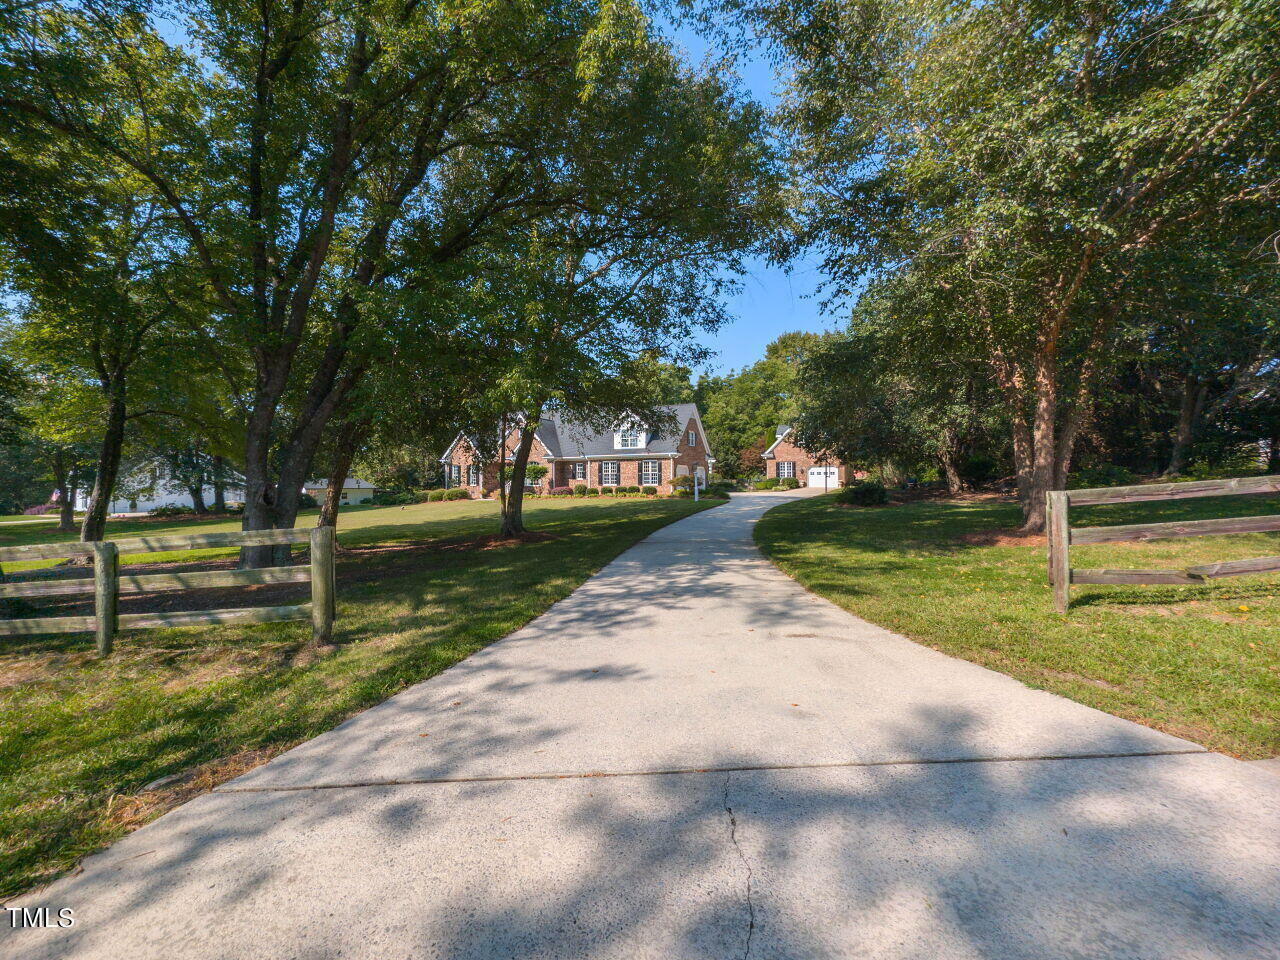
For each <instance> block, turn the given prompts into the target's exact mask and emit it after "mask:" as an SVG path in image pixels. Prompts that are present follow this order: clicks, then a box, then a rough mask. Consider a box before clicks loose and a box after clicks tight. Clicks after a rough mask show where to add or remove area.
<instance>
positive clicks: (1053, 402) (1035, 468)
mask: <svg viewBox="0 0 1280 960" xmlns="http://www.w3.org/2000/svg"><path fill="white" fill-rule="evenodd" d="M1056 360H1057V351H1056V349H1054V345H1053V344H1051V343H1050V344H1042V345H1041V346H1040V348H1039V349H1038V350H1037V351H1036V369H1035V416H1034V418H1033V420H1032V425H1031V477H1030V482H1029V483H1028V484H1027V491H1026V492H1027V496H1026V499H1025V500H1024V501H1023V504H1022V516H1023V525H1022V530H1023V532H1024V533H1041V532H1043V530H1044V521H1045V494H1046V493H1048V492H1049V491H1050V490H1052V489H1053V488H1054V480H1055V477H1056V474H1057V470H1056V467H1057V450H1058V448H1057V444H1056V443H1055V432H1056V428H1057V423H1056V421H1057V417H1058V391H1057V377H1056V376H1055V374H1056V370H1055V366H1056Z"/></svg>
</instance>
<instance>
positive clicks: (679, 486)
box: [671, 477, 693, 494]
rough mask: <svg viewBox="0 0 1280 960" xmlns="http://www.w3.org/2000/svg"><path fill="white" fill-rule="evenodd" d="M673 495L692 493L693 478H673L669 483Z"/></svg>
mask: <svg viewBox="0 0 1280 960" xmlns="http://www.w3.org/2000/svg"><path fill="white" fill-rule="evenodd" d="M671 490H672V492H673V493H679V494H685V493H693V477H675V478H673V479H672V481H671Z"/></svg>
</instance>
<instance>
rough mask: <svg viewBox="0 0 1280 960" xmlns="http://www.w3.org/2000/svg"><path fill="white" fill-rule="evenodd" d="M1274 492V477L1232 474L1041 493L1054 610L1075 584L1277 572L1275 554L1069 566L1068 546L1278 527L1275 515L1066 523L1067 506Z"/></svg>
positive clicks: (1277, 485) (1279, 481) (1062, 607)
mask: <svg viewBox="0 0 1280 960" xmlns="http://www.w3.org/2000/svg"><path fill="white" fill-rule="evenodd" d="M1268 493H1280V476H1269V477H1234V478H1229V479H1224V480H1201V481H1197V482H1194V483H1153V484H1143V485H1139V486H1131V487H1095V488H1092V489H1087V490H1053V491H1050V492H1049V493H1048V494H1046V502H1047V507H1048V515H1047V517H1046V522H1045V530H1046V532H1047V534H1048V536H1047V540H1048V554H1049V557H1048V559H1049V584H1050V586H1052V588H1053V603H1054V608H1055V609H1056V610H1057V611H1058V612H1059V613H1066V612H1067V608H1068V605H1069V604H1070V589H1071V585H1072V584H1073V583H1076V584H1153V585H1154V584H1202V583H1204V582H1205V581H1206V580H1211V579H1214V578H1217V577H1239V576H1245V575H1248V574H1255V573H1269V572H1272V571H1276V570H1280V557H1254V558H1251V559H1249V560H1228V561H1223V562H1221V563H1209V564H1200V565H1198V566H1193V567H1187V568H1186V569H1185V570H1087V569H1080V568H1073V567H1072V566H1071V547H1072V546H1084V545H1087V544H1096V543H1121V542H1125V541H1134V540H1159V539H1164V538H1168V537H1207V536H1223V535H1225V534H1232V533H1268V532H1271V531H1276V530H1280V516H1277V515H1274V514H1268V515H1263V516H1253V517H1225V518H1222V519H1213V520H1180V521H1179V520H1175V521H1172V522H1165V523H1135V524H1126V525H1114V526H1097V527H1072V526H1071V525H1070V519H1069V513H1070V508H1071V507H1073V506H1077V507H1078V506H1097V505H1099V504H1108V503H1140V502H1143V501H1151V500H1188V499H1192V498H1195V497H1225V496H1236V495H1244V494H1253V495H1258V494H1268Z"/></svg>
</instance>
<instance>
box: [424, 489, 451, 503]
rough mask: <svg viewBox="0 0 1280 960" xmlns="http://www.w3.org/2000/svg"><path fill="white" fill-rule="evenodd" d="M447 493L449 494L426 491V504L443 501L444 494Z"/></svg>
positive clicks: (444, 491) (441, 491)
mask: <svg viewBox="0 0 1280 960" xmlns="http://www.w3.org/2000/svg"><path fill="white" fill-rule="evenodd" d="M448 492H449V491H448V490H431V491H428V493H427V502H428V503H439V502H440V501H441V500H443V499H444V495H445V494H446V493H448Z"/></svg>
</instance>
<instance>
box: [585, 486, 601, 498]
mask: <svg viewBox="0 0 1280 960" xmlns="http://www.w3.org/2000/svg"><path fill="white" fill-rule="evenodd" d="M587 496H588V497H598V496H600V488H599V487H587Z"/></svg>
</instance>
